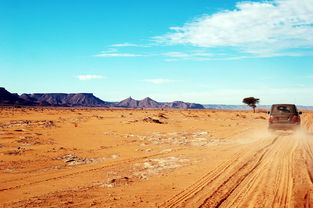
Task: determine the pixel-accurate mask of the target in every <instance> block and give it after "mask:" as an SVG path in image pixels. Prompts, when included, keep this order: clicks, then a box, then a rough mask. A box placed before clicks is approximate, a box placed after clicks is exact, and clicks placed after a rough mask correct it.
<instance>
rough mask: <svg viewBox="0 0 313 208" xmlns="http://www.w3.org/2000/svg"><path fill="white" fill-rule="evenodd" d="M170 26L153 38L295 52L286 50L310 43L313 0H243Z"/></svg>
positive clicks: (246, 49)
mask: <svg viewBox="0 0 313 208" xmlns="http://www.w3.org/2000/svg"><path fill="white" fill-rule="evenodd" d="M170 29H171V30H172V32H170V33H168V34H166V35H163V36H159V37H156V39H157V40H158V41H159V42H161V43H165V44H168V45H180V44H181V45H186V44H187V45H192V46H198V47H208V48H214V47H232V48H235V49H238V50H239V51H241V52H244V53H249V54H255V55H259V56H260V57H268V56H272V55H276V56H281V55H290V56H292V55H298V54H297V53H294V52H293V53H291V54H289V53H287V51H286V50H288V49H308V48H312V47H313V0H301V1H299V0H274V1H266V2H247V1H245V2H241V3H238V4H237V5H236V10H233V11H228V10H227V11H222V12H218V13H215V14H213V15H204V16H202V17H200V18H197V19H195V20H194V21H191V22H188V23H186V24H184V25H183V26H182V27H172V28H170ZM279 52H284V53H279Z"/></svg>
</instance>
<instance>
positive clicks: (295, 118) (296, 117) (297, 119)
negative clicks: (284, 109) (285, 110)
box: [292, 116, 300, 122]
mask: <svg viewBox="0 0 313 208" xmlns="http://www.w3.org/2000/svg"><path fill="white" fill-rule="evenodd" d="M292 121H293V122H299V121H300V118H299V116H294V117H292Z"/></svg>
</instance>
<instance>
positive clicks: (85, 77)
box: [76, 75, 104, 81]
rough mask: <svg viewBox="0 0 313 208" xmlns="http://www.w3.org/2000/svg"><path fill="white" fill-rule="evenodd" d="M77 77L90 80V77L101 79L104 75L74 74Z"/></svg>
mask: <svg viewBox="0 0 313 208" xmlns="http://www.w3.org/2000/svg"><path fill="white" fill-rule="evenodd" d="M76 77H77V79H79V80H82V81H84V80H90V79H103V78H104V76H101V75H78V76H76Z"/></svg>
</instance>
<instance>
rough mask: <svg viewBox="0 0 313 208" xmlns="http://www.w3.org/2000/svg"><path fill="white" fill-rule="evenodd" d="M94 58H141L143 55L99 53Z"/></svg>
mask: <svg viewBox="0 0 313 208" xmlns="http://www.w3.org/2000/svg"><path fill="white" fill-rule="evenodd" d="M95 56H98V57H136V56H143V55H142V54H134V53H100V54H97V55H95Z"/></svg>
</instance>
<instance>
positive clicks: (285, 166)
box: [0, 108, 313, 207]
mask: <svg viewBox="0 0 313 208" xmlns="http://www.w3.org/2000/svg"><path fill="white" fill-rule="evenodd" d="M266 119H267V114H266V112H264V111H263V112H258V113H255V114H253V113H251V112H246V111H213V110H164V111H161V110H108V109H40V108H38V109H13V108H11V109H0V176H1V177H0V207H313V112H304V113H303V116H302V121H303V122H302V130H301V131H299V132H296V133H292V132H288V131H287V132H286V131H281V132H276V133H274V134H270V133H268V132H267V120H266Z"/></svg>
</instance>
